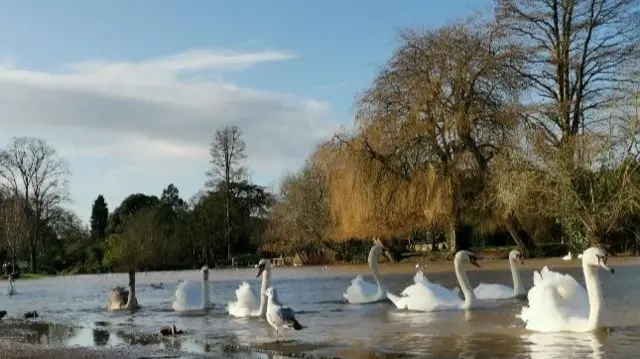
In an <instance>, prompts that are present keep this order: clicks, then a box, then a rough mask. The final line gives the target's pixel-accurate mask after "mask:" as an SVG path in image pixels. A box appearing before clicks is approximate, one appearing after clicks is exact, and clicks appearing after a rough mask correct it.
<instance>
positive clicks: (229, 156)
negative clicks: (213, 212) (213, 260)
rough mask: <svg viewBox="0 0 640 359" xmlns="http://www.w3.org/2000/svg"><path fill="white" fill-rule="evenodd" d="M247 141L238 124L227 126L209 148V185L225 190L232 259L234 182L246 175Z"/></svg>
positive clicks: (229, 258) (226, 225) (226, 228)
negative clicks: (243, 162)
mask: <svg viewBox="0 0 640 359" xmlns="http://www.w3.org/2000/svg"><path fill="white" fill-rule="evenodd" d="M245 147H246V146H245V143H244V140H243V139H242V132H241V131H240V129H239V128H238V126H235V125H234V126H227V127H224V128H223V129H221V130H217V131H216V134H215V137H214V139H213V142H211V145H210V148H209V154H210V155H211V161H210V162H209V163H210V165H211V168H210V170H209V171H208V172H207V177H208V178H209V180H208V181H207V186H208V187H210V188H212V187H216V186H217V187H218V188H222V189H223V190H224V191H225V240H226V242H227V259H228V260H231V248H232V246H231V242H232V240H231V199H232V197H233V195H234V194H233V188H232V187H233V186H232V183H234V182H239V181H240V180H241V179H242V178H243V176H244V175H245V168H244V166H243V164H242V161H243V160H244V159H245V158H246V155H245Z"/></svg>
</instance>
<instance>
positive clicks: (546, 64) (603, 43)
mask: <svg viewBox="0 0 640 359" xmlns="http://www.w3.org/2000/svg"><path fill="white" fill-rule="evenodd" d="M496 4H497V7H496V12H497V21H498V22H500V23H501V25H503V26H504V27H506V28H507V29H508V34H509V35H510V40H511V41H510V42H511V44H512V45H514V46H515V47H518V48H520V49H522V50H523V51H522V55H523V56H522V58H521V61H520V64H521V65H519V66H514V67H513V69H514V70H515V71H516V72H518V74H519V76H520V77H521V79H522V80H523V81H525V83H526V84H527V86H528V89H530V90H531V91H530V93H531V95H532V96H530V98H531V99H532V100H531V101H530V103H529V104H528V105H530V110H529V111H528V112H527V113H526V115H525V118H526V120H527V121H526V122H527V124H528V125H529V126H527V127H526V128H521V129H519V133H518V135H521V136H522V139H521V140H518V141H517V142H518V143H517V144H516V146H515V147H516V148H515V151H513V152H512V154H510V155H509V156H508V157H511V160H509V161H507V163H509V162H510V164H509V165H508V166H506V167H505V168H503V170H502V171H500V173H499V174H500V175H501V176H498V178H500V177H502V179H500V180H499V181H502V184H505V183H511V184H512V185H511V186H503V185H500V186H501V187H502V189H503V190H504V189H506V193H502V194H499V195H498V197H497V198H502V199H503V202H504V203H509V202H511V203H512V204H513V203H519V205H518V207H519V209H518V211H520V212H522V211H525V212H531V213H535V215H537V216H540V215H541V214H543V213H546V214H547V215H551V216H554V218H555V220H558V221H559V222H560V223H561V225H562V227H563V232H568V233H571V236H572V237H576V238H577V239H578V240H580V237H583V238H584V237H585V236H587V237H590V238H589V239H588V240H589V241H590V242H594V241H596V240H597V239H598V238H597V237H598V236H599V235H600V234H603V233H608V232H610V231H611V229H610V228H607V229H603V228H605V226H604V225H601V224H600V222H601V220H604V221H605V222H606V221H609V220H610V223H611V224H612V225H613V224H614V223H615V220H614V217H615V218H619V217H620V216H622V215H623V214H624V213H626V212H625V211H626V210H625V211H623V210H622V208H626V209H629V208H633V206H634V204H633V203H634V200H632V199H633V198H634V196H633V195H630V194H631V193H632V192H633V190H632V189H631V187H629V183H630V182H628V181H627V179H628V178H629V177H628V176H629V173H633V172H634V171H631V170H630V168H632V167H633V165H632V163H631V162H628V161H627V162H625V161H626V160H627V157H628V155H629V149H628V148H624V147H625V146H618V144H617V143H625V144H626V146H629V145H632V144H633V140H630V137H629V136H626V135H625V136H622V137H624V139H620V138H618V139H616V137H620V136H619V135H617V134H616V132H619V131H622V130H624V128H625V127H628V126H627V125H624V124H623V125H621V122H620V121H618V120H617V119H616V115H615V114H614V113H613V112H614V111H613V110H612V108H614V107H616V106H617V105H616V103H619V102H620V101H624V100H625V97H626V93H628V92H627V91H625V90H627V89H628V87H629V86H628V85H629V84H630V81H631V79H632V76H631V75H630V74H631V73H633V72H634V71H637V70H638V54H639V52H638V51H639V50H640V31H638V23H640V0H522V1H515V0H496ZM626 118H627V119H629V118H630V117H628V116H627V117H626ZM622 122H628V121H627V120H624V121H622ZM632 122H634V121H631V122H629V123H632ZM612 156H614V157H615V158H613V159H612ZM619 165H622V167H616V166H619ZM596 169H597V170H596ZM594 171H595V172H594ZM614 173H618V174H619V175H618V176H614ZM533 178H535V180H531V179H533ZM518 179H520V180H518ZM619 194H620V195H621V196H618V195H619ZM531 196H533V197H531ZM529 197H531V198H536V199H537V200H536V201H533V202H532V201H529V200H523V201H520V202H518V201H517V200H516V198H521V199H526V198H529ZM618 199H620V200H621V201H618ZM627 199H629V201H627ZM504 203H503V204H504ZM508 207H510V206H506V207H505V208H508ZM614 208H615V210H614ZM580 227H581V229H580ZM576 228H577V229H576ZM579 232H583V233H579ZM574 233H575V234H574Z"/></svg>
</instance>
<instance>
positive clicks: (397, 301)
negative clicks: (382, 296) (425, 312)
mask: <svg viewBox="0 0 640 359" xmlns="http://www.w3.org/2000/svg"><path fill="white" fill-rule="evenodd" d="M386 294H387V298H389V300H390V301H391V302H392V303H393V304H394V305H395V306H396V308H398V309H406V308H407V298H406V297H401V296H398V295H395V294H393V293H390V292H386Z"/></svg>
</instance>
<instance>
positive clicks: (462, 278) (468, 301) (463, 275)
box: [454, 260, 476, 308]
mask: <svg viewBox="0 0 640 359" xmlns="http://www.w3.org/2000/svg"><path fill="white" fill-rule="evenodd" d="M454 266H455V269H456V278H458V284H459V285H460V289H461V290H462V293H463V294H464V307H465V308H468V307H470V306H471V305H472V304H473V303H474V302H475V301H476V296H475V294H474V293H473V290H471V285H470V284H469V278H468V277H467V271H465V270H464V269H463V268H462V263H461V262H460V261H457V260H456V261H455V262H454Z"/></svg>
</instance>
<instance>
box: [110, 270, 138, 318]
mask: <svg viewBox="0 0 640 359" xmlns="http://www.w3.org/2000/svg"><path fill="white" fill-rule="evenodd" d="M139 308H140V305H139V304H138V299H137V298H136V272H135V271H133V270H130V271H129V290H126V289H125V288H124V287H122V286H118V287H115V288H113V289H111V293H110V294H109V299H108V301H107V310H109V311H113V310H123V309H125V310H136V309H139Z"/></svg>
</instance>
